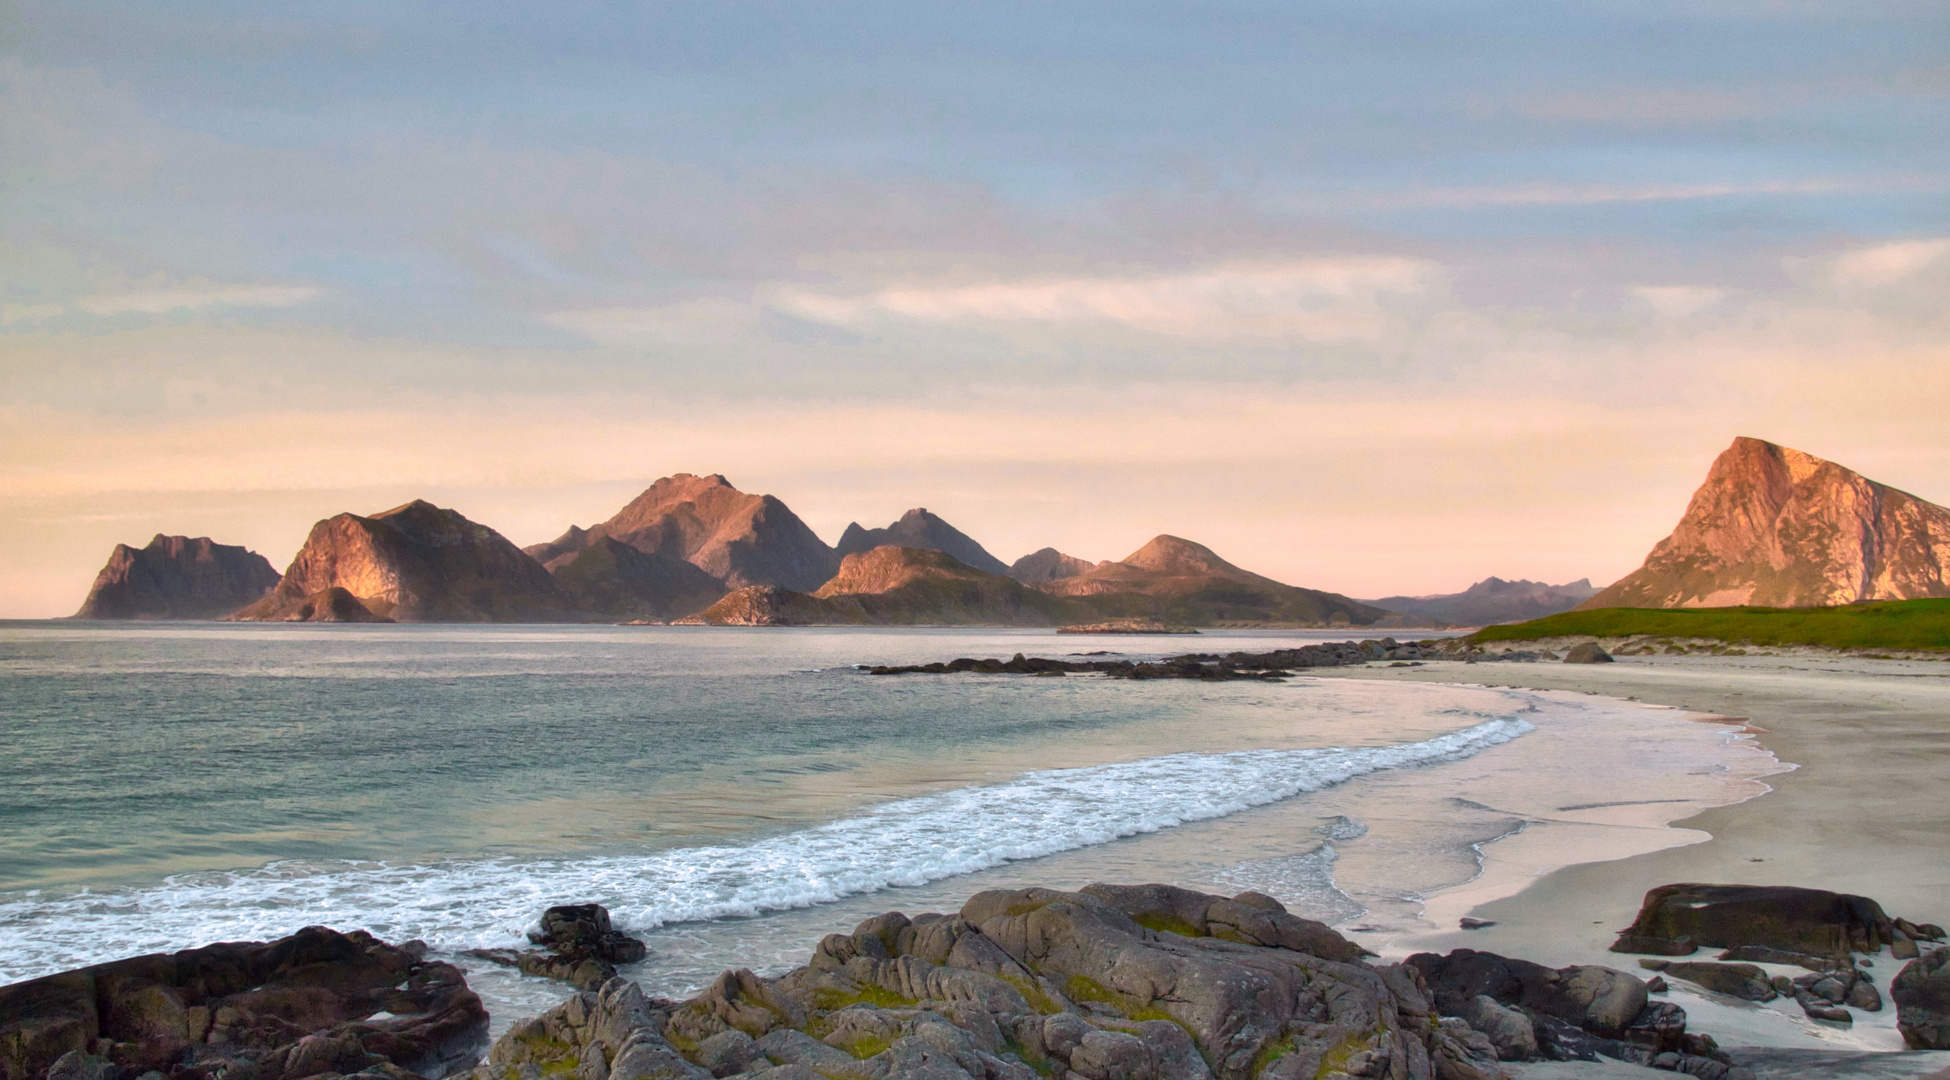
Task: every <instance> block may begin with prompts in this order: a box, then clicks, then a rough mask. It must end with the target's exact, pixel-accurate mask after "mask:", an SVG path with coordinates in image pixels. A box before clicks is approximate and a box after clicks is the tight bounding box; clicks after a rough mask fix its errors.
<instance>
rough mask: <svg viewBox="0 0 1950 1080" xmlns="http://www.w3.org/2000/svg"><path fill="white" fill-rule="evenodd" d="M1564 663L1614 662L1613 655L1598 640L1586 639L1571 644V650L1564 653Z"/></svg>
mask: <svg viewBox="0 0 1950 1080" xmlns="http://www.w3.org/2000/svg"><path fill="white" fill-rule="evenodd" d="M1564 663H1567V664H1609V663H1612V656H1611V654H1610V653H1608V652H1606V651H1605V650H1604V649H1602V648H1600V647H1599V645H1598V643H1597V642H1595V641H1585V642H1580V643H1578V644H1576V645H1573V646H1571V649H1570V651H1569V652H1567V653H1565V654H1564Z"/></svg>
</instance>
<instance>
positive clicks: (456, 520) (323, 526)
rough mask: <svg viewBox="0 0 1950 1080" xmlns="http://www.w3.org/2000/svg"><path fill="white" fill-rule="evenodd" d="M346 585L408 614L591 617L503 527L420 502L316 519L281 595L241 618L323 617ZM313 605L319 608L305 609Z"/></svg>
mask: <svg viewBox="0 0 1950 1080" xmlns="http://www.w3.org/2000/svg"><path fill="white" fill-rule="evenodd" d="M335 587H336V588H340V589H343V590H345V592H347V593H349V594H350V595H351V596H353V597H355V598H357V600H358V602H359V604H360V605H362V606H363V607H364V608H365V609H366V610H367V611H369V612H371V613H372V614H373V615H377V616H381V617H384V618H389V619H393V620H395V621H398V622H564V621H575V620H579V619H582V618H583V617H584V616H583V615H582V614H581V613H579V612H578V611H576V609H575V601H574V600H573V599H571V598H570V597H569V595H568V594H567V593H565V592H563V591H562V589H561V588H559V587H558V586H557V585H556V584H555V579H554V578H552V577H550V576H549V573H548V571H547V570H544V569H542V565H541V564H540V563H538V562H536V561H535V560H534V559H532V558H529V557H528V556H527V555H525V554H523V553H522V551H521V549H520V548H517V547H515V546H514V545H513V544H511V543H509V542H508V541H507V539H506V538H505V537H503V536H502V535H501V534H500V533H498V532H495V531H494V530H493V529H490V528H488V527H487V526H485V525H477V524H475V523H474V522H472V521H469V520H467V519H466V518H465V517H462V516H461V515H460V514H458V513H456V512H454V511H452V510H444V509H442V508H440V507H438V506H435V505H433V504H432V503H429V502H425V501H422V500H415V501H413V502H410V503H407V504H406V505H405V506H400V507H395V508H394V509H391V510H388V511H386V512H385V513H381V514H374V515H373V516H371V517H360V516H359V515H357V514H340V515H338V516H337V517H333V518H327V519H325V520H324V521H321V522H319V523H318V524H316V525H314V526H312V530H311V535H310V536H308V537H306V538H305V546H304V547H303V548H300V549H299V551H298V556H297V558H295V559H293V560H292V561H291V567H290V569H288V570H286V571H285V572H284V578H283V580H281V581H280V582H279V583H278V587H277V588H276V589H274V590H272V592H271V594H270V595H268V596H266V597H264V598H263V599H262V600H259V601H258V602H257V603H254V604H252V605H250V606H249V607H246V608H244V609H243V610H241V611H238V612H236V613H235V614H233V615H232V616H230V617H231V618H233V619H239V620H246V621H254V622H285V621H291V620H296V619H307V618H314V617H316V616H315V613H316V612H317V611H319V610H321V608H320V606H319V603H320V599H319V594H320V593H323V592H325V591H326V590H329V589H332V588H335ZM307 608H310V610H311V611H312V612H313V613H314V614H311V615H307V614H304V612H305V611H306V609H307Z"/></svg>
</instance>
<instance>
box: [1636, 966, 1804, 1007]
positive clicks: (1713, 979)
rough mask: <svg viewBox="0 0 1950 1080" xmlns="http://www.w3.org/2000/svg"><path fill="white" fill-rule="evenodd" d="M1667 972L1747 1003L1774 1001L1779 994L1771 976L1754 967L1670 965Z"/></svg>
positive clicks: (1665, 969) (1666, 968)
mask: <svg viewBox="0 0 1950 1080" xmlns="http://www.w3.org/2000/svg"><path fill="white" fill-rule="evenodd" d="M1663 971H1664V973H1665V974H1667V975H1670V976H1672V977H1673V978H1675V979H1684V980H1686V981H1687V982H1689V983H1692V984H1694V985H1696V986H1703V987H1705V988H1706V989H1708V990H1711V991H1713V992H1715V993H1719V994H1727V995H1730V996H1732V997H1737V998H1740V999H1741V1000H1743V1001H1772V1000H1774V999H1775V997H1777V996H1778V995H1777V994H1776V993H1775V991H1774V987H1773V984H1771V983H1770V982H1768V978H1767V973H1766V972H1765V971H1762V970H1761V969H1760V968H1758V967H1755V966H1754V965H1752V964H1708V963H1677V964H1667V965H1666V966H1665V968H1664V969H1663Z"/></svg>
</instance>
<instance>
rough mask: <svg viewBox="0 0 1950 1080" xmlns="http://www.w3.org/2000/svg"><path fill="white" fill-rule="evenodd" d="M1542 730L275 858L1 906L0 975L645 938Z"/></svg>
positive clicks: (1199, 760) (1085, 840) (1303, 789)
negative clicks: (524, 848)
mask: <svg viewBox="0 0 1950 1080" xmlns="http://www.w3.org/2000/svg"><path fill="white" fill-rule="evenodd" d="M1531 730H1533V728H1532V726H1531V725H1530V724H1529V723H1527V722H1525V721H1524V720H1522V719H1519V718H1517V717H1515V716H1501V717H1497V718H1494V719H1490V720H1486V721H1484V722H1482V723H1478V724H1476V725H1474V726H1471V727H1467V728H1462V729H1460V730H1457V731H1452V732H1449V733H1447V734H1445V735H1440V736H1437V737H1435V738H1432V739H1427V740H1424V741H1422V742H1416V743H1403V744H1398V745H1393V746H1377V747H1355V748H1343V747H1329V748H1324V749H1310V750H1245V751H1237V752H1233V753H1226V754H1196V753H1185V754H1171V755H1168V756H1164V757H1155V758H1145V759H1143V760H1139V761H1132V762H1123V763H1118V764H1111V765H1095V766H1089V767H1085V768H1076V769H1049V770H1044V771H1039V772H1031V773H1026V774H1024V775H1022V776H1019V777H1016V778H1015V779H1013V780H1009V781H1007V782H1004V783H1000V784H993V785H985V786H980V787H966V788H957V789H955V790H952V791H944V792H938V793H935V794H931V795H923V796H919V797H917V798H911V799H901V800H898V801H895V802H889V803H884V804H882V805H880V806H877V807H874V808H872V809H870V810H868V811H866V812H865V813H861V814H858V815H855V816H852V817H848V818H843V819H841V820H838V821H833V822H830V823H827V824H824V825H819V826H816V827H813V828H809V829H802V830H799V831H796V832H791V833H786V834H783V835H779V836H774V837H769V838H765V839H761V840H757V841H755V842H753V843H750V844H746V845H743V846H712V847H691V848H678V849H673V850H669V851H660V852H654V853H650V854H643V855H625V856H615V855H612V856H592V857H586V858H576V859H564V860H535V859H528V860H521V861H516V860H513V859H496V860H471V861H468V860H452V861H446V862H441V863H436V864H433V865H425V866H392V865H375V864H370V863H363V864H362V863H327V864H309V865H306V864H298V863H290V862H285V863H273V864H271V865H269V866H265V867H263V868H261V869H257V870H252V871H245V872H234V873H199V874H185V875H178V876H175V877H172V878H168V879H165V880H164V881H163V882H162V883H161V884H160V885H156V886H152V887H146V888H138V889H127V890H120V891H115V892H102V893H95V892H85V891H84V892H81V893H68V894H64V895H60V896H45V895H42V894H38V893H28V894H24V895H22V894H16V895H15V896H14V897H10V898H7V899H5V900H3V901H0V958H4V960H0V982H11V981H15V980H18V979H25V978H31V977H33V976H36V975H42V974H47V973H49V972H53V971H60V970H65V969H67V968H71V967H76V966H80V965H83V964H90V963H98V962H100V961H103V960H109V959H115V958H118V957H123V956H131V955H137V954H141V953H147V952H159V951H166V950H172V949H180V948H186V947H189V946H191V945H198V944H203V943H206V942H212V941H236V940H244V939H258V940H264V939H269V938H275V937H279V936H282V935H285V934H289V933H291V932H292V931H294V930H297V929H298V928H299V927H301V926H306V925H314V924H323V925H328V926H335V927H338V928H340V929H350V928H353V927H363V928H365V929H367V930H370V931H372V932H373V933H374V934H376V935H378V936H380V937H382V938H385V939H387V940H390V941H402V940H406V939H410V938H421V939H423V940H426V941H427V942H429V943H430V944H432V945H434V946H435V947H436V948H442V949H463V948H480V947H505V946H509V945H515V944H519V943H521V942H522V941H523V937H522V933H523V931H524V930H525V929H526V928H527V927H528V926H529V925H531V924H532V923H533V921H534V919H535V916H536V913H537V912H539V911H540V910H541V909H542V908H544V907H546V906H548V905H550V904H559V903H575V902H586V901H596V902H599V903H603V904H607V905H608V906H609V908H610V911H611V912H612V914H613V915H614V916H615V917H616V919H617V921H618V922H619V923H620V924H621V925H623V926H625V927H628V928H631V929H635V930H638V931H642V930H649V929H652V928H655V927H658V926H662V925H664V924H666V923H672V922H688V921H693V920H699V919H718V918H725V917H731V916H752V915H757V914H759V913H761V912H765V911H779V910H785V909H789V908H802V907H809V906H811V905H813V904H820V903H827V902H831V901H834V900H838V899H840V898H842V897H845V896H850V895H854V894H858V893H866V892H874V891H877V890H880V889H885V888H888V887H891V886H912V885H922V884H925V883H927V882H930V881H937V880H940V879H941V878H946V877H953V876H956V875H960V874H968V873H973V872H975V871H978V870H986V869H989V868H990V867H994V866H999V865H1001V864H1002V863H1005V862H1010V861H1014V860H1020V859H1034V858H1038V857H1041V856H1044V855H1053V854H1056V853H1057V852H1063V851H1073V850H1075V849H1078V848H1084V847H1090V846H1093V845H1097V844H1104V843H1108V842H1110V841H1112V840H1118V839H1122V838H1124V837H1128V836H1135V835H1138V834H1140V833H1151V832H1157V831H1159V830H1160V829H1168V828H1171V827H1173V826H1176V825H1182V824H1185V823H1187V822H1192V821H1204V820H1209V819H1212V818H1219V817H1224V816H1226V815H1228V814H1234V813H1238V812H1239V811H1241V810H1246V809H1250V808H1252V807H1255V806H1264V805H1266V804H1268V803H1273V802H1278V801H1280V800H1283V799H1289V798H1293V797H1294V796H1296V795H1303V794H1306V793H1308V792H1313V791H1319V790H1321V789H1322V788H1327V787H1332V786H1334V785H1336V784H1341V783H1345V782H1346V781H1348V780H1351V779H1353V778H1355V777H1357V776H1363V775H1366V774H1368V773H1372V772H1378V771H1380V770H1383V769H1403V768H1416V767H1420V766H1426V765H1434V764H1438V763H1441V762H1445V761H1458V760H1461V759H1463V758H1466V757H1470V756H1472V755H1474V754H1477V753H1479V752H1481V751H1483V750H1486V749H1489V748H1490V747H1492V746H1498V745H1501V744H1503V743H1506V742H1509V741H1510V740H1512V739H1515V738H1517V737H1518V736H1520V735H1522V734H1524V733H1525V732H1528V731H1531Z"/></svg>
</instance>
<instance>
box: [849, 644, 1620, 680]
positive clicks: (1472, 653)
mask: <svg viewBox="0 0 1950 1080" xmlns="http://www.w3.org/2000/svg"><path fill="white" fill-rule="evenodd" d="M1559 659H1561V660H1563V661H1564V662H1565V663H1570V664H1608V663H1611V662H1612V658H1611V655H1610V654H1609V653H1607V652H1605V650H1603V649H1602V648H1599V647H1598V646H1597V645H1595V644H1592V643H1590V642H1586V643H1584V644H1581V645H1575V646H1572V647H1571V649H1570V650H1568V651H1567V652H1566V653H1565V655H1564V656H1562V657H1559V656H1558V655H1557V654H1556V653H1554V652H1550V651H1549V650H1539V649H1507V650H1488V649H1483V648H1480V647H1478V646H1475V645H1472V644H1470V643H1469V642H1467V641H1465V640H1464V639H1461V638H1450V639H1445V640H1431V641H1413V642H1401V641H1396V640H1395V639H1394V638H1381V639H1380V640H1367V641H1326V642H1321V643H1320V644H1317V645H1301V646H1299V647H1297V648H1292V649H1274V650H1272V651H1270V652H1259V653H1254V652H1230V653H1185V654H1184V655H1182V656H1167V657H1165V658H1163V659H1161V660H1091V659H1078V660H1071V659H1051V658H1048V657H1042V656H1024V655H1023V654H1022V653H1017V654H1016V655H1015V656H1013V657H1011V658H1009V659H1007V660H996V659H992V658H991V659H986V660H976V659H973V658H970V657H962V658H961V659H958V660H949V661H946V662H944V663H932V664H876V665H873V666H870V667H863V668H862V670H864V671H866V672H867V673H868V674H870V675H953V674H958V673H964V672H965V673H971V674H976V675H1072V674H1094V675H1105V676H1108V677H1110V678H1113V679H1202V680H1205V681H1207V682H1227V681H1232V680H1238V679H1255V680H1277V679H1287V678H1291V677H1292V676H1293V673H1294V672H1296V671H1300V670H1304V669H1306V668H1321V667H1349V666H1354V665H1360V664H1373V663H1388V664H1391V665H1395V666H1412V665H1416V664H1420V663H1423V662H1425V661H1429V660H1461V661H1463V662H1465V663H1471V664H1475V663H1492V662H1496V661H1511V662H1536V661H1542V660H1559Z"/></svg>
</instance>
